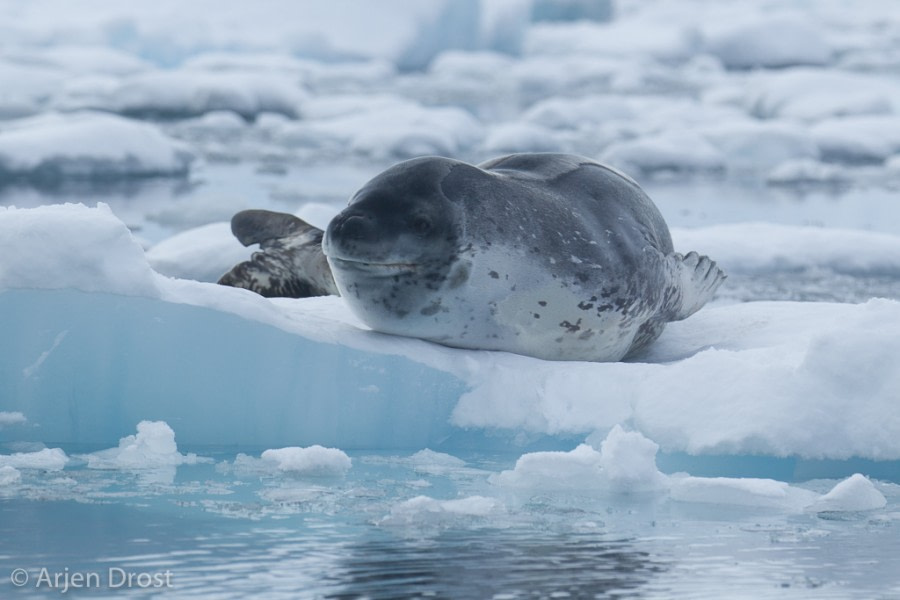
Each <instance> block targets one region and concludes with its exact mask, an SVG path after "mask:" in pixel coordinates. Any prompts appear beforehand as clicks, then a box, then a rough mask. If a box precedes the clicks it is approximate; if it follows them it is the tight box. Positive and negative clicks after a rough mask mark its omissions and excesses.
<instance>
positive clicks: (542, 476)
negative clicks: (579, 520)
mask: <svg viewBox="0 0 900 600" xmlns="http://www.w3.org/2000/svg"><path fill="white" fill-rule="evenodd" d="M602 464H603V458H602V455H601V453H600V452H598V451H597V450H594V448H592V447H591V446H590V445H588V444H581V445H579V446H578V447H577V448H575V449H574V450H571V451H569V452H529V453H528V454H523V455H522V456H520V457H519V459H518V460H517V461H516V465H515V467H514V468H513V469H512V470H510V471H503V472H501V473H499V474H497V475H496V476H493V477H491V481H492V483H495V484H497V485H499V486H502V487H509V488H524V489H543V490H591V489H602V488H603V487H604V486H605V484H606V481H605V480H604V478H603V475H602V473H601V469H602Z"/></svg>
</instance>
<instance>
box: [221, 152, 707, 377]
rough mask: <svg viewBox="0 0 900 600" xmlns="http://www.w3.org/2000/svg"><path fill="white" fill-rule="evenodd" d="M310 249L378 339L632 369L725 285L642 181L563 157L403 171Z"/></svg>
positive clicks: (401, 167)
mask: <svg viewBox="0 0 900 600" xmlns="http://www.w3.org/2000/svg"><path fill="white" fill-rule="evenodd" d="M258 216H259V215H257V217H258ZM239 217H240V214H239V215H237V216H236V217H235V218H236V219H237V220H238V221H240V219H239ZM273 218H275V217H273ZM292 218H294V217H292ZM257 220H258V218H257ZM301 223H302V222H301ZM304 225H305V224H304ZM307 227H309V226H308V225H307ZM275 229H277V227H276V228H275ZM316 231H318V230H316ZM302 235H307V236H308V235H309V234H308V231H307V233H304V234H302ZM310 246H312V247H310ZM303 249H304V252H307V253H309V252H310V251H312V253H313V254H314V255H315V256H316V260H318V261H320V262H319V264H320V263H321V260H322V258H321V257H320V256H319V255H318V252H321V253H322V255H323V256H324V260H327V265H328V267H329V268H330V274H331V276H332V277H333V279H329V281H333V284H334V286H335V287H336V288H337V291H338V292H339V293H340V295H341V296H342V297H343V298H344V300H345V301H346V302H347V304H348V305H349V307H350V309H351V311H352V312H353V313H354V314H356V315H357V316H358V317H359V318H360V319H361V320H362V321H363V322H364V323H365V324H367V325H368V326H369V327H371V328H372V329H374V330H376V331H380V332H384V333H389V334H395V335H402V336H407V337H414V338H421V339H425V340H430V341H433V342H437V343H439V344H444V345H447V346H453V347H458V348H470V349H479V350H503V351H508V352H514V353H518V354H524V355H527V356H533V357H537V358H542V359H549V360H583V361H618V360H622V359H623V358H628V357H632V356H634V355H635V354H637V353H639V352H640V350H642V349H643V348H645V347H646V346H647V345H648V344H650V343H651V342H652V341H653V340H655V339H656V338H657V337H659V335H660V334H661V333H662V331H663V328H664V327H665V325H666V323H668V322H670V321H677V320H680V319H684V318H687V317H688V316H690V315H691V314H693V313H694V312H696V311H697V310H699V309H700V308H701V307H702V306H703V305H704V304H705V303H706V302H707V301H709V300H710V299H711V298H712V296H713V294H714V292H715V290H716V288H718V286H719V285H720V284H721V283H722V281H723V280H724V278H725V274H724V273H723V272H722V270H721V269H720V268H719V267H718V266H717V265H716V263H715V262H714V261H712V260H710V259H709V258H708V257H706V256H701V255H699V254H698V253H697V252H688V253H687V254H680V253H677V252H675V251H674V249H673V245H672V239H671V236H670V234H669V229H668V227H667V225H666V223H665V221H664V219H663V217H662V215H661V214H660V212H659V210H658V209H657V208H656V206H655V205H654V204H653V202H652V201H651V199H650V198H649V197H648V196H647V194H645V193H644V191H643V190H642V189H641V188H640V186H638V184H637V183H635V182H634V181H633V180H632V179H631V178H630V177H628V176H627V175H624V174H623V173H621V172H619V171H617V170H615V169H613V168H611V167H608V166H605V165H603V164H600V163H598V162H595V161H593V160H590V159H587V158H583V157H580V156H574V155H567V154H555V153H536V154H513V155H509V156H504V157H500V158H496V159H493V160H489V161H487V162H484V163H482V164H479V165H477V166H475V165H471V164H467V163H465V162H462V161H458V160H453V159H449V158H441V157H423V158H416V159H412V160H408V161H405V162H402V163H399V164H397V165H394V166H393V167H390V168H389V169H387V170H386V171H384V172H383V173H381V174H380V175H377V176H376V177H375V178H373V179H372V180H371V181H369V182H368V183H367V184H365V185H364V186H363V187H362V188H361V189H360V190H359V191H358V192H357V193H356V194H355V195H354V196H353V197H352V198H351V200H350V203H349V205H348V206H347V207H346V208H345V209H344V210H343V211H342V212H341V213H340V214H338V215H337V216H336V217H335V218H334V219H332V221H331V222H330V223H329V225H328V227H327V229H326V230H325V232H324V235H323V236H322V238H321V245H320V246H319V245H317V244H315V243H313V244H311V245H310V244H306V245H304V246H303ZM291 252H296V247H295V248H294V250H292V251H291ZM313 262H315V261H313ZM291 276H292V277H294V278H298V279H300V280H304V281H305V280H307V279H308V276H307V275H306V274H305V273H304V272H302V269H301V270H295V271H294V272H293V273H292V275H291ZM316 277H317V278H318V279H321V274H319V275H317V276H316Z"/></svg>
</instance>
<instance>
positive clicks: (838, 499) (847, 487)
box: [807, 473, 887, 512]
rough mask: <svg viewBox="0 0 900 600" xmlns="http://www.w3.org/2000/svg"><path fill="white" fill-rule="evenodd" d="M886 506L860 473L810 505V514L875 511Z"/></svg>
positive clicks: (885, 502) (875, 489)
mask: <svg viewBox="0 0 900 600" xmlns="http://www.w3.org/2000/svg"><path fill="white" fill-rule="evenodd" d="M886 504H887V499H885V497H884V494H882V493H881V492H879V491H878V489H877V488H876V487H875V485H874V484H873V483H872V482H871V481H870V480H869V478H868V477H866V476H865V475H862V474H860V473H856V474H854V475H851V476H850V477H848V478H847V479H845V480H843V481H841V482H839V483H838V484H837V485H835V486H834V487H833V488H831V491H830V492H828V493H827V494H825V495H823V496H821V497H819V498H818V499H816V500H815V502H813V503H811V504H810V505H809V506H808V507H807V510H809V511H811V512H832V511H834V512H838V511H840V512H851V511H864V510H877V509H879V508H883V507H884V506H885V505H886Z"/></svg>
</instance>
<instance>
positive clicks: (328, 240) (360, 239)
mask: <svg viewBox="0 0 900 600" xmlns="http://www.w3.org/2000/svg"><path fill="white" fill-rule="evenodd" d="M382 237H383V235H381V233H379V224H378V222H377V220H376V219H374V218H372V216H370V215H367V214H361V213H360V212H358V211H354V210H352V209H350V210H347V211H345V212H343V213H341V214H339V215H338V216H336V217H335V218H334V219H332V221H331V223H329V224H328V229H327V231H326V233H325V239H324V243H323V247H322V249H323V250H324V251H325V254H326V255H327V256H335V255H336V256H344V255H346V256H347V257H356V256H357V255H369V254H372V253H373V252H374V253H375V254H378V253H379V252H377V251H376V248H379V247H380V244H379V241H380V240H381V238H382Z"/></svg>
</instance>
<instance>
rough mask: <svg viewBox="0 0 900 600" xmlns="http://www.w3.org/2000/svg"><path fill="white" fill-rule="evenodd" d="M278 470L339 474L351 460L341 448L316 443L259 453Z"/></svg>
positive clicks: (313, 473) (324, 474) (348, 467)
mask: <svg viewBox="0 0 900 600" xmlns="http://www.w3.org/2000/svg"><path fill="white" fill-rule="evenodd" d="M260 458H261V460H262V461H263V462H264V463H269V464H271V465H273V466H275V468H277V469H278V470H279V471H283V472H286V473H294V474H297V475H311V476H332V477H333V476H340V475H344V474H345V473H346V472H347V471H349V470H350V467H351V466H352V461H351V460H350V457H349V456H347V454H346V453H345V452H343V451H342V450H338V449H337V448H324V447H322V446H319V445H318V444H316V445H313V446H310V447H308V448H299V447H296V446H292V447H288V448H275V449H270V450H266V451H264V452H263V453H262V455H261V457H260Z"/></svg>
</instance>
